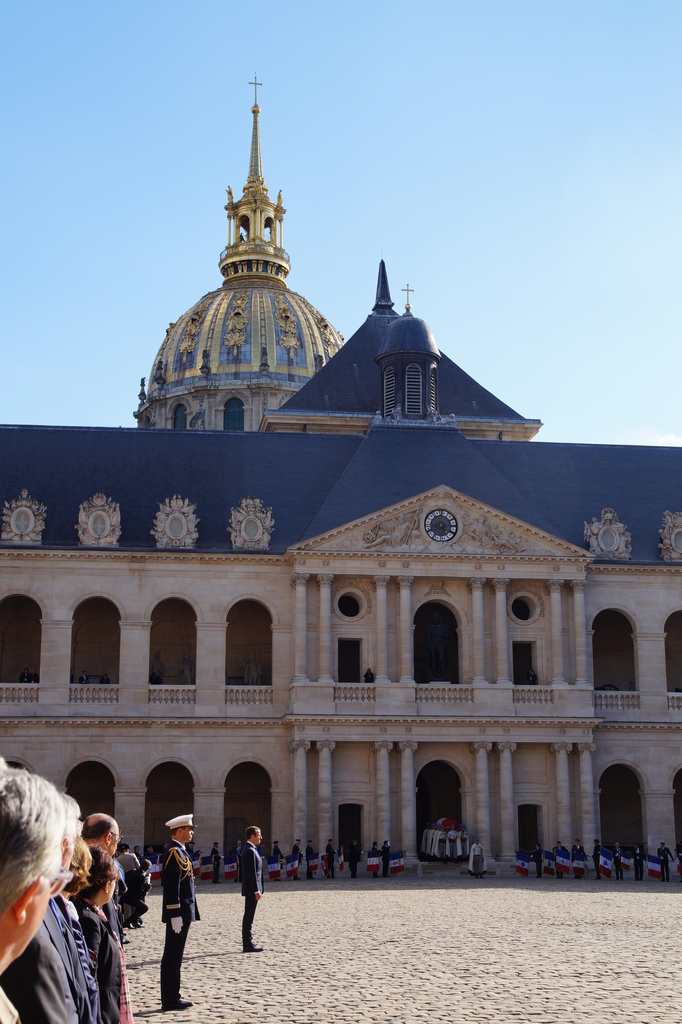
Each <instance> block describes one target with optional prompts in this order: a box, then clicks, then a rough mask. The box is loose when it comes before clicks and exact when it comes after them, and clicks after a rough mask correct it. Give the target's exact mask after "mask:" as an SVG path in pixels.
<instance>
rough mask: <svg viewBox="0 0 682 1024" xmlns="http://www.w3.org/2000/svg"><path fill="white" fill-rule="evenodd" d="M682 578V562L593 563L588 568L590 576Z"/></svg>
mask: <svg viewBox="0 0 682 1024" xmlns="http://www.w3.org/2000/svg"><path fill="white" fill-rule="evenodd" d="M647 574H651V575H653V576H661V575H664V576H678V577H679V576H680V575H682V563H680V562H661V563H660V564H659V563H658V562H640V563H637V562H635V563H634V564H633V563H632V562H627V563H625V562H609V563H608V564H607V563H604V562H592V563H591V564H590V565H588V566H587V575H588V576H622V575H626V576H645V575H647Z"/></svg>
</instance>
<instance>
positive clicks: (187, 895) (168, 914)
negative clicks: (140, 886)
mask: <svg viewBox="0 0 682 1024" xmlns="http://www.w3.org/2000/svg"><path fill="white" fill-rule="evenodd" d="M178 915H180V916H181V917H182V921H183V924H184V925H188V924H190V922H191V921H198V920H199V909H198V907H197V901H196V896H195V895H194V866H193V864H192V861H191V859H190V856H189V854H188V853H187V850H185V848H184V846H182V845H181V843H176V842H175V840H173V841H172V842H171V844H170V847H169V848H168V853H167V854H166V859H165V861H164V865H163V909H162V911H161V920H162V921H170V919H171V918H172V917H178Z"/></svg>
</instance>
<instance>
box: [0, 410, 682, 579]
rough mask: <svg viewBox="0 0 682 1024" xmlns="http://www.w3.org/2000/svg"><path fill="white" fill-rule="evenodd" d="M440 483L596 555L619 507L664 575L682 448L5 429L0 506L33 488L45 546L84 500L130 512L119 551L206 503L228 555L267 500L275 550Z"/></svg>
mask: <svg viewBox="0 0 682 1024" xmlns="http://www.w3.org/2000/svg"><path fill="white" fill-rule="evenodd" d="M441 484H445V485H448V486H450V487H452V488H453V489H455V490H457V491H460V492H462V493H463V494H466V495H469V496H471V497H472V498H475V499H477V500H479V501H481V502H484V503H487V504H489V505H491V506H492V507H493V508H496V509H499V510H500V511H502V512H506V513H507V514H509V515H512V516H515V517H517V518H519V519H521V520H523V521H525V522H527V523H530V524H532V525H534V526H536V527H538V528H539V529H542V530H545V531H547V532H548V533H550V534H552V535H554V536H556V537H559V538H561V539H563V540H566V541H568V542H570V543H572V544H575V545H577V546H578V547H581V548H585V549H586V545H585V542H584V540H583V524H584V521H585V520H587V521H588V522H589V521H590V520H591V518H592V516H596V517H597V519H599V518H600V516H601V510H602V508H604V507H606V506H611V507H613V508H614V509H615V511H616V513H617V514H618V517H619V518H620V520H621V522H623V523H625V525H626V526H627V528H628V529H629V530H630V532H631V533H632V560H633V561H640V562H651V563H656V564H660V552H659V549H658V542H659V539H660V538H659V535H658V530H659V528H660V526H661V523H662V518H663V512H664V511H665V510H666V509H667V510H670V511H671V512H678V511H682V448H645V447H629V446H618V445H572V444H544V443H542V442H527V441H526V442H512V441H476V440H470V439H467V438H465V437H464V436H463V435H462V434H461V433H460V432H459V431H458V430H456V429H454V428H446V427H443V426H438V425H426V424H417V425H413V426H409V425H408V426H403V425H397V426H392V425H391V426H381V425H380V426H375V427H372V428H371V429H370V430H369V432H368V434H367V435H366V436H348V435H340V436H337V435H329V434H286V433H283V434H279V433H232V432H227V431H224V432H208V431H163V430H137V429H131V430H123V429H118V430H117V429H110V428H66V427H0V503H2V502H5V501H7V502H9V501H11V500H12V499H13V498H17V497H18V496H19V493H20V491H21V490H22V489H23V488H26V489H27V490H28V492H29V494H30V495H31V497H32V498H34V499H36V500H38V501H41V502H43V503H44V504H45V505H46V506H47V520H46V528H45V532H44V533H43V545H42V546H43V547H47V548H64V547H68V548H75V547H77V546H78V535H77V532H76V530H75V528H74V527H75V524H76V522H77V520H78V507H79V505H80V503H81V502H83V501H85V500H86V499H88V498H91V497H92V496H93V495H94V494H95V493H96V492H98V491H102V492H104V494H106V495H107V497H109V496H110V497H111V498H113V499H114V500H115V501H118V502H119V503H120V507H121V526H122V533H121V538H120V541H119V548H120V549H133V550H139V549H147V550H154V549H155V541H154V538H153V536H152V535H151V533H150V530H151V529H152V524H153V521H154V517H155V515H156V512H157V511H158V505H159V502H161V501H163V500H164V499H166V498H169V497H172V495H173V494H176V493H177V494H180V495H181V496H182V497H183V498H189V499H190V500H191V501H196V502H197V509H196V514H197V515H198V516H199V519H200V522H199V526H198V529H199V541H198V544H197V550H198V551H202V550H203V551H211V550H219V551H230V550H231V544H230V535H229V533H228V531H227V525H228V522H229V519H230V510H231V508H232V507H233V506H234V507H236V506H238V505H239V502H240V500H241V499H242V498H243V497H247V496H250V497H258V498H261V499H262V501H263V503H264V504H265V505H266V506H272V510H273V517H274V520H275V530H274V533H273V539H272V545H271V548H270V550H271V551H272V552H274V553H277V552H283V551H285V550H286V549H287V548H288V547H290V546H291V545H293V544H295V543H297V542H299V541H302V540H305V539H308V538H311V537H314V536H316V535H318V534H320V533H326V532H328V531H329V530H332V529H335V528H338V527H341V526H343V525H345V524H346V523H348V522H351V521H353V520H355V519H359V518H362V517H363V516H366V515H369V514H371V513H374V512H378V511H380V510H381V509H384V508H386V507H388V506H390V505H392V504H395V503H397V502H400V501H404V500H406V499H408V498H411V497H413V496H414V495H416V494H420V493H422V492H424V491H426V490H429V489H430V488H433V487H437V486H439V485H441Z"/></svg>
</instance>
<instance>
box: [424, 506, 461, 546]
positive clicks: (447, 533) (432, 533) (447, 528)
mask: <svg viewBox="0 0 682 1024" xmlns="http://www.w3.org/2000/svg"><path fill="white" fill-rule="evenodd" d="M424 529H425V530H426V535H427V536H428V537H430V538H431V540H435V541H438V543H439V544H446V543H447V542H448V541H450V540H454V539H455V537H456V536H457V520H456V519H455V517H454V516H453V514H452V512H448V511H447V509H444V508H435V509H433V511H432V512H429V514H428V515H427V517H426V519H425V520H424Z"/></svg>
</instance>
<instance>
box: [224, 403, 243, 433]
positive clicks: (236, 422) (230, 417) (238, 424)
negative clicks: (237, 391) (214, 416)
mask: <svg viewBox="0 0 682 1024" xmlns="http://www.w3.org/2000/svg"><path fill="white" fill-rule="evenodd" d="M243 429H244V405H243V403H242V402H240V401H239V399H238V398H228V400H227V402H225V412H224V414H223V430H243Z"/></svg>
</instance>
